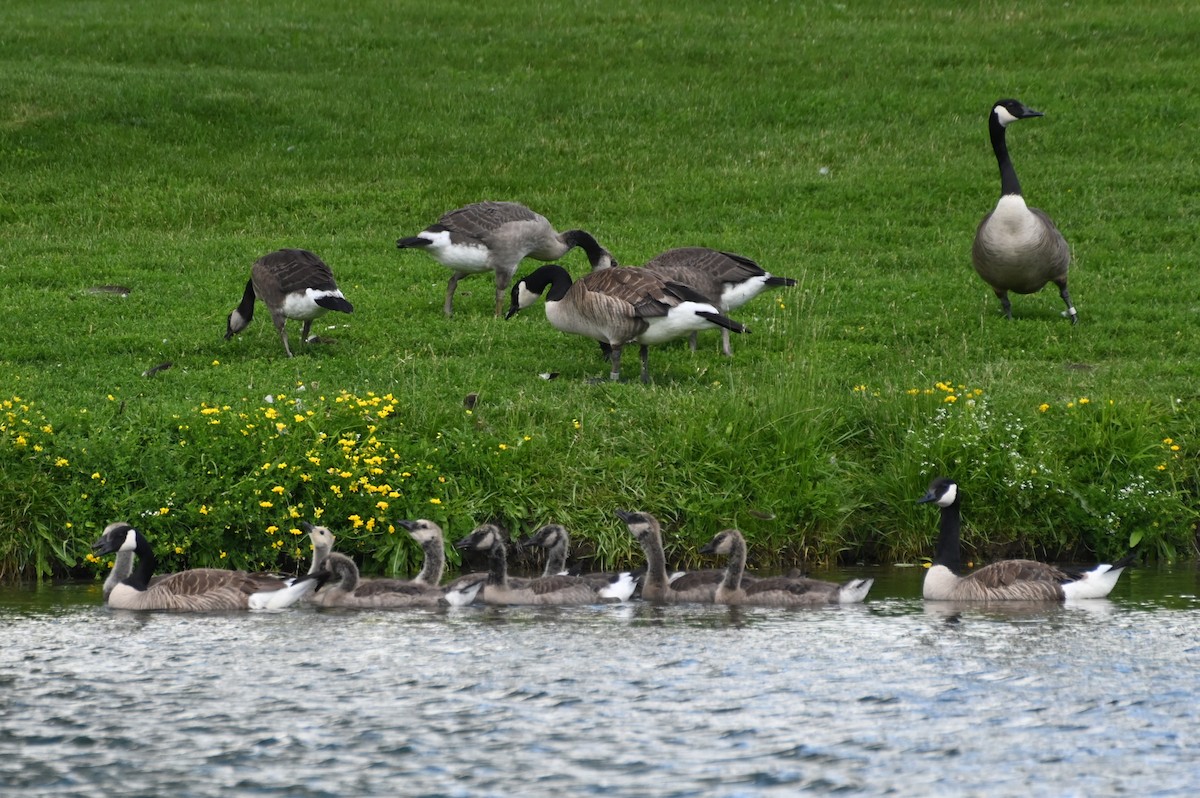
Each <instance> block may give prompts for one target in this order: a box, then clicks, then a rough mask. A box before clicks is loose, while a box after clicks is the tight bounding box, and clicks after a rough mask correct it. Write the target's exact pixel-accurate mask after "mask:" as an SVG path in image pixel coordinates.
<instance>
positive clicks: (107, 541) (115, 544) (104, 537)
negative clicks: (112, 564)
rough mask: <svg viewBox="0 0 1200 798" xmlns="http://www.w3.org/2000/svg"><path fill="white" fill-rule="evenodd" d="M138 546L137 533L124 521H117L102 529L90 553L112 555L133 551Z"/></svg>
mask: <svg viewBox="0 0 1200 798" xmlns="http://www.w3.org/2000/svg"><path fill="white" fill-rule="evenodd" d="M137 546H138V531H137V530H136V529H134V528H133V527H132V526H130V525H129V524H127V523H125V522H124V521H117V522H114V523H111V524H109V525H108V526H106V527H105V528H104V532H103V534H101V535H100V538H99V539H98V540H97V541H96V542H95V543H93V544H92V552H93V553H95V554H97V555H101V554H113V553H115V552H118V551H134V550H136V549H137Z"/></svg>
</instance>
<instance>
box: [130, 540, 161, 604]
mask: <svg viewBox="0 0 1200 798" xmlns="http://www.w3.org/2000/svg"><path fill="white" fill-rule="evenodd" d="M133 551H134V554H136V555H137V565H135V566H134V568H133V573H131V574H130V575H129V578H128V579H126V580H125V584H127V585H129V586H130V587H132V588H133V589H135V590H145V589H146V588H148V587H150V579H151V578H152V577H153V576H154V566H155V565H157V560H156V559H155V557H154V547H153V546H151V545H150V541H148V540H146V539H145V538H144V537H142V536H141V535H140V534H139V535H138V536H137V545H136V547H135V548H134V550H133Z"/></svg>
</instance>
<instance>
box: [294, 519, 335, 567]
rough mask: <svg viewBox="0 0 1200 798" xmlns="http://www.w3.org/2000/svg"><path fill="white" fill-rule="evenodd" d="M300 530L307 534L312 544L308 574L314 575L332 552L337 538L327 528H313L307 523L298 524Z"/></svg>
mask: <svg viewBox="0 0 1200 798" xmlns="http://www.w3.org/2000/svg"><path fill="white" fill-rule="evenodd" d="M300 529H301V530H303V531H304V532H307V533H308V539H309V541H310V542H311V543H312V547H313V555H312V562H311V563H310V564H309V566H308V572H309V573H310V574H315V573H317V572H318V571H320V570H321V566H322V565H324V564H325V559H326V558H327V557H328V556H329V552H331V551H333V544H334V542H335V541H336V540H337V538H335V537H334V535H333V533H332V532H330V531H329V528H328V527H323V526H313V525H312V524H310V523H308V522H307V521H301V522H300Z"/></svg>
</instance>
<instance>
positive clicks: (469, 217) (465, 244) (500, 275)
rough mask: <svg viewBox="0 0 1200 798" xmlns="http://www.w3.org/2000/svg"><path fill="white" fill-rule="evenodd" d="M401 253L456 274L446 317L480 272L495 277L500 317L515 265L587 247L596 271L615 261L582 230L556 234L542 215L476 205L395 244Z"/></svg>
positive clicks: (509, 206) (513, 206) (510, 206)
mask: <svg viewBox="0 0 1200 798" xmlns="http://www.w3.org/2000/svg"><path fill="white" fill-rule="evenodd" d="M396 246H397V247H398V248H400V249H424V250H425V251H426V252H428V253H429V254H430V255H431V256H433V259H434V260H436V261H437V262H438V263H440V264H442V265H443V266H445V267H446V268H447V269H449V270H450V271H451V272H453V274H451V275H450V283H449V284H448V285H447V286H446V303H445V305H444V306H443V307H442V310H443V312H445V314H446V315H447V316H452V315H454V291H455V289H456V288H458V281H459V280H461V279H462V278H464V277H467V276H470V275H472V274H479V273H481V272H488V271H490V272H495V273H496V315H497V316H499V315H500V311H501V309H502V307H503V303H504V295H505V292H506V291H507V289H508V284H509V282H510V281H511V280H512V278H513V275H514V274H516V272H517V264H519V263H520V262H521V259H522V258H526V257H530V258H536V259H537V260H543V261H550V260H557V259H558V258H561V257H562V256H563V255H565V254H567V252H569V251H570V250H572V249H574V248H575V247H583V251H584V252H586V253H587V257H588V261H590V262H591V264H592V268H593V269H602V268H605V267H606V266H608V265H610V263H611V261H612V256H611V255H609V253H608V251H607V250H605V249H604V247H602V246H600V245H599V244H598V243H596V239H595V238H593V237H592V235H591V233H587V232H585V231H583V230H568V231H567V232H565V233H558V232H555V230H554V227H553V226H552V225H551V224H550V222H548V221H547V220H546V217H544V216H542V215H541V214H540V213H534V212H533V211H531V210H529V209H528V208H526V207H525V206H524V205H520V204H518V203H515V202H477V203H475V204H474V205H468V206H466V207H465V208H459V209H458V210H455V211H450V212H449V213H447V214H446V215H444V216H443V217H442V218H441V219H438V220H437V223H436V224H433V225H430V226H429V227H427V228H425V229H424V230H422V231H421V232H420V233H417V234H416V235H415V236H411V237H409V238H401V239H400V240H399V241H397V242H396Z"/></svg>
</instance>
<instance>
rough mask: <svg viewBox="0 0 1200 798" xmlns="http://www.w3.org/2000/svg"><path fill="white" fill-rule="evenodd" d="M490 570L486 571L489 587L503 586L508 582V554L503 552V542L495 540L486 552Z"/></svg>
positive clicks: (498, 539)
mask: <svg viewBox="0 0 1200 798" xmlns="http://www.w3.org/2000/svg"><path fill="white" fill-rule="evenodd" d="M488 554H489V558H488V559H489V562H490V563H491V568H490V569H489V570H488V578H487V583H488V584H489V585H504V584H507V582H508V554H507V552H505V550H504V541H503V540H500V538H499V537H497V538H496V540H495V541H493V543H492V548H491V549H489V550H488Z"/></svg>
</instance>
